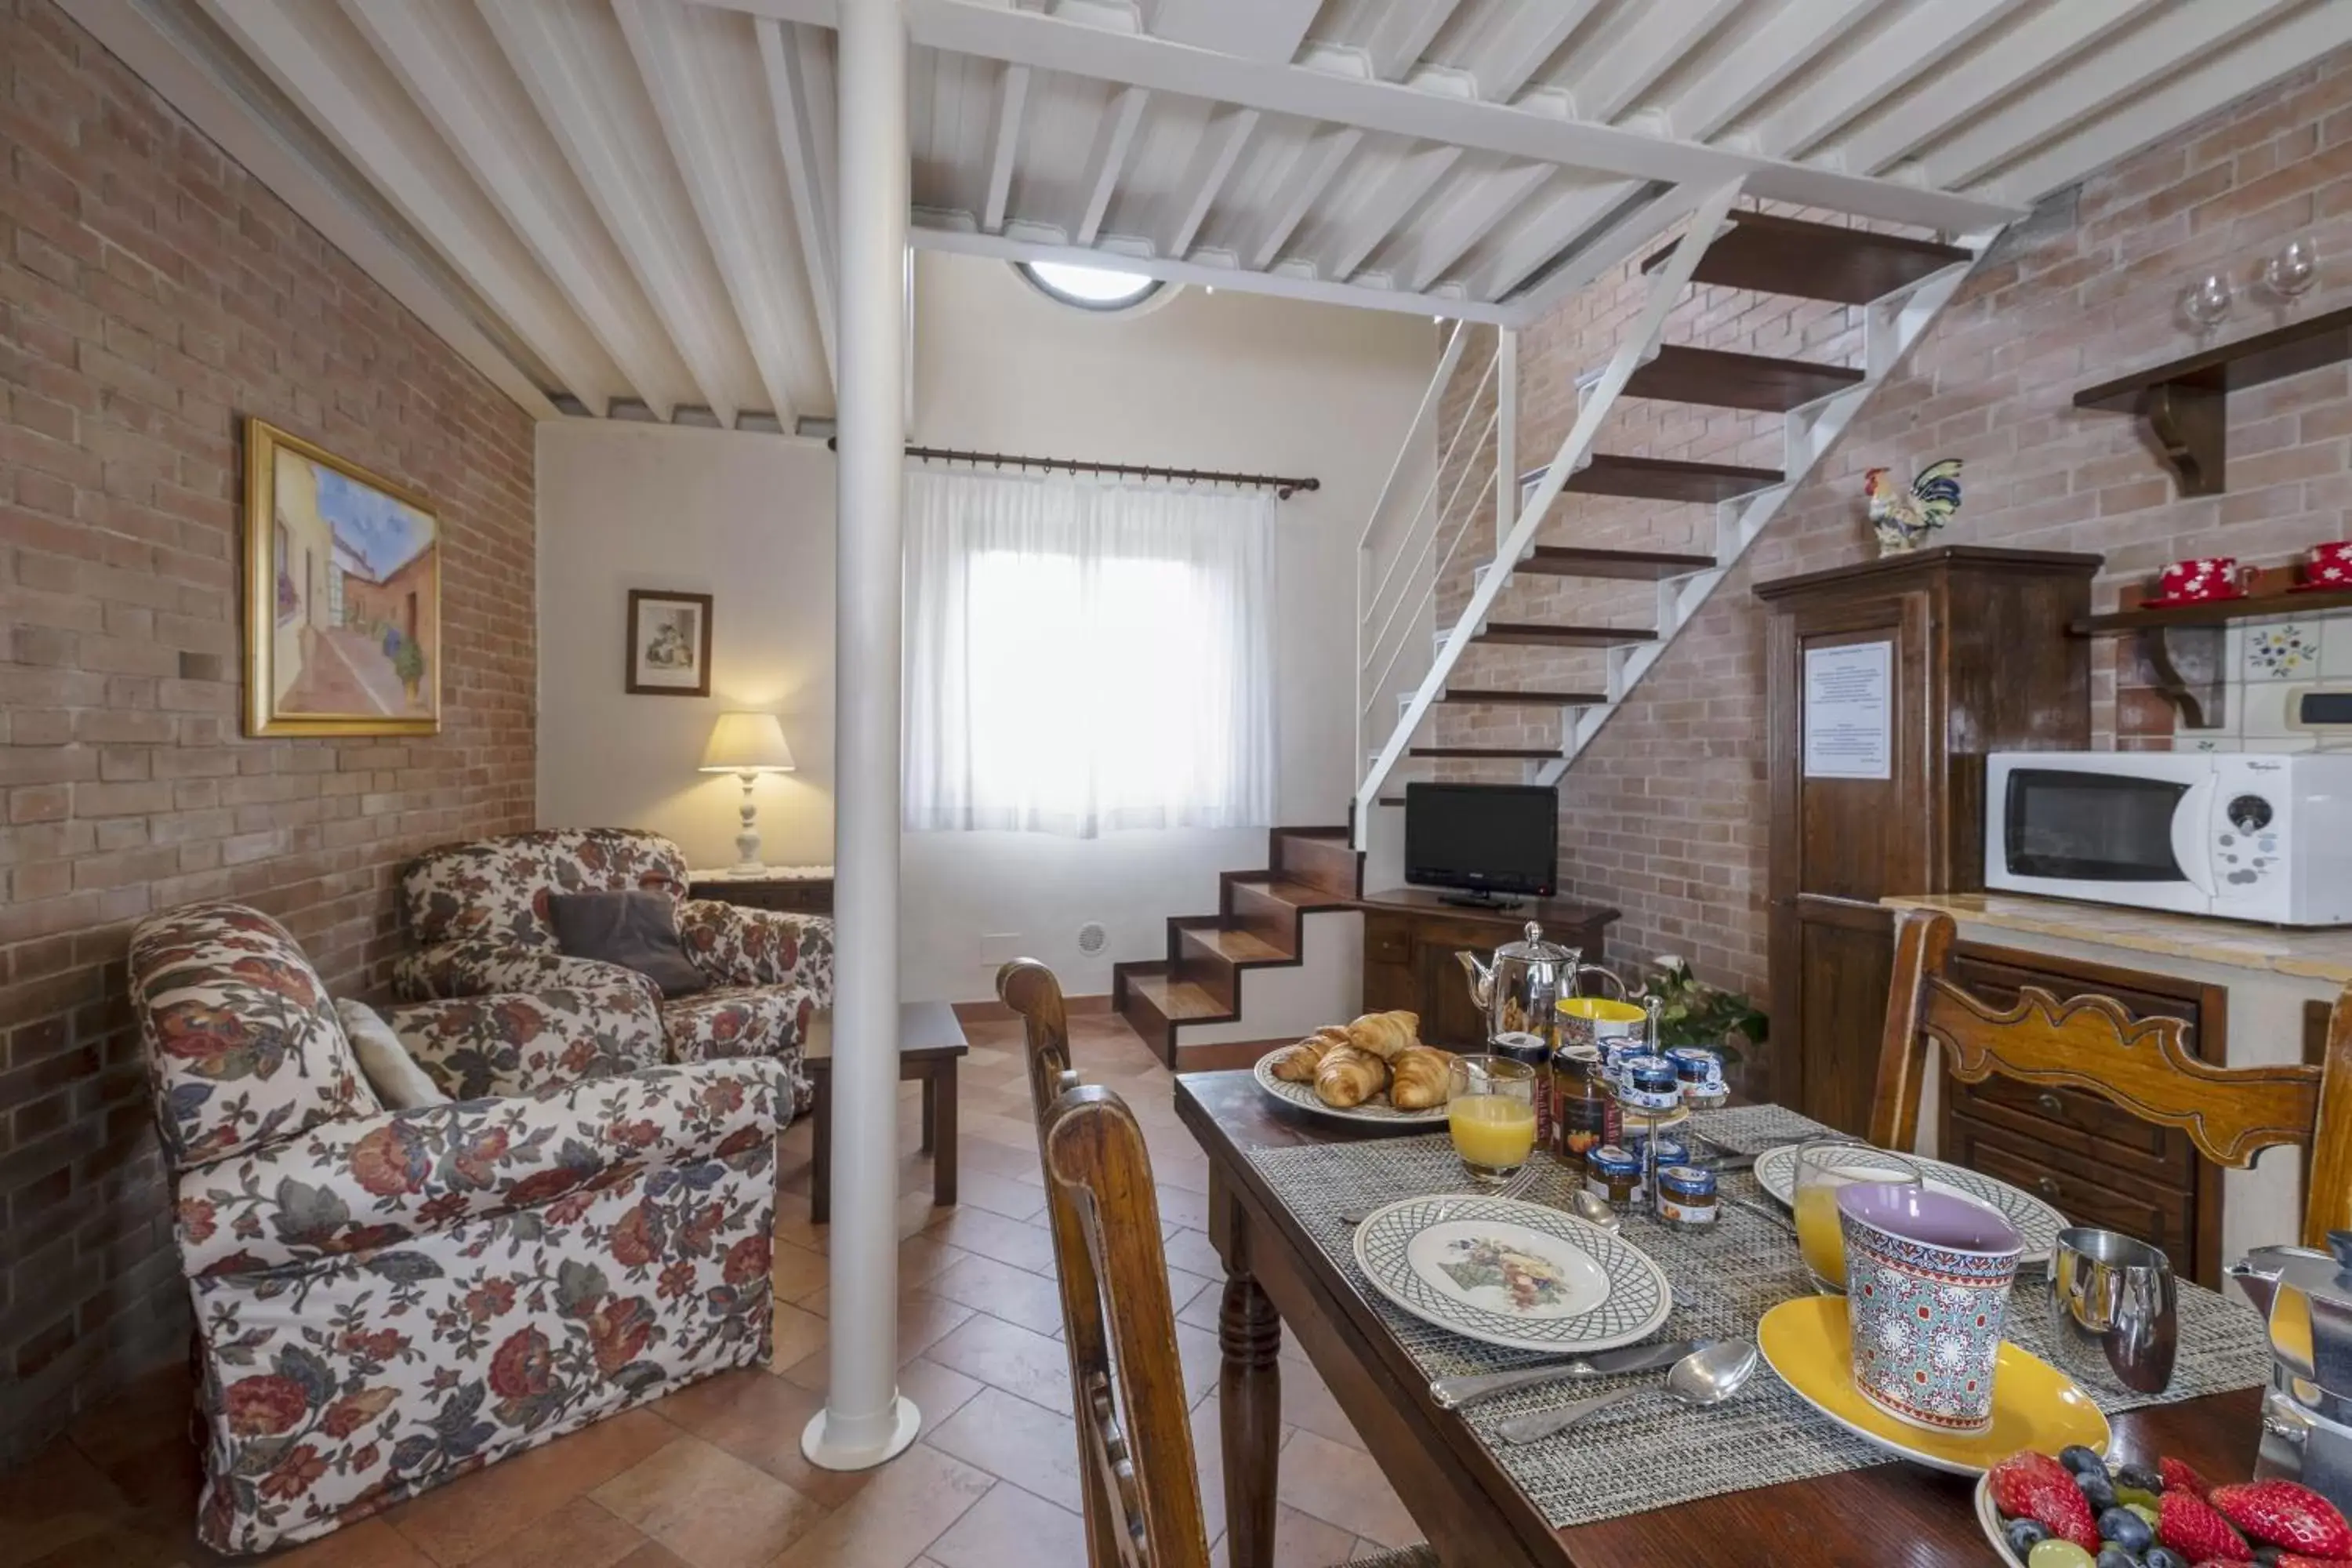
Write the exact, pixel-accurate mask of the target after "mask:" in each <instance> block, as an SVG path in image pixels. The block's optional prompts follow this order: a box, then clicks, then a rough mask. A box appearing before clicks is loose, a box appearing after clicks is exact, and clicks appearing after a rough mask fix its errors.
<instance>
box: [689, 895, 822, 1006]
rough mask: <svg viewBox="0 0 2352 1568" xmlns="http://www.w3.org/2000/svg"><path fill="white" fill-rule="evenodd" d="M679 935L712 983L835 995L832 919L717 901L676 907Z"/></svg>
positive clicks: (691, 956)
mask: <svg viewBox="0 0 2352 1568" xmlns="http://www.w3.org/2000/svg"><path fill="white" fill-rule="evenodd" d="M677 934H678V939H679V940H680V941H681V942H684V943H685V944H686V952H687V956H688V957H689V958H691V959H692V960H693V961H694V966H695V967H696V968H697V969H699V970H701V971H702V972H703V973H705V974H708V975H709V976H710V981H711V984H714V985H805V986H808V987H809V988H810V989H812V990H814V992H816V993H817V994H818V995H820V996H823V997H826V998H828V999H829V998H831V996H832V995H833V922H832V921H829V920H826V919H825V918H824V917H823V916H822V915H793V914H785V913H782V912H781V911H779V910H748V909H744V908H742V907H741V906H740V905H736V904H727V903H721V902H719V900H716V899H688V900H687V901H686V902H685V903H683V904H681V905H679V906H678V911H677Z"/></svg>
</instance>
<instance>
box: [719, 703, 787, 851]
mask: <svg viewBox="0 0 2352 1568" xmlns="http://www.w3.org/2000/svg"><path fill="white" fill-rule="evenodd" d="M702 771H703V772H704V773H733V774H735V775H736V776H737V777H739V778H740V779H741V780H742V781H743V805H742V817H743V831H742V832H740V833H739V834H737V835H736V836H735V855H736V860H735V864H734V866H733V867H732V868H730V874H731V875H733V876H737V877H756V876H758V875H760V873H761V872H762V871H765V870H766V869H767V868H766V867H765V866H763V865H761V863H760V829H759V826H758V818H759V815H760V807H759V805H758V804H757V803H756V802H755V801H753V800H752V798H751V786H752V785H753V784H757V783H759V781H760V775H761V773H791V772H792V771H793V749H792V748H791V747H790V746H788V745H786V744H785V743H784V727H783V725H782V723H781V722H779V721H778V720H777V718H776V716H775V715H774V714H773V713H721V714H720V715H719V722H718V723H716V724H714V725H712V726H711V729H710V743H709V745H707V746H705V747H703V748H702Z"/></svg>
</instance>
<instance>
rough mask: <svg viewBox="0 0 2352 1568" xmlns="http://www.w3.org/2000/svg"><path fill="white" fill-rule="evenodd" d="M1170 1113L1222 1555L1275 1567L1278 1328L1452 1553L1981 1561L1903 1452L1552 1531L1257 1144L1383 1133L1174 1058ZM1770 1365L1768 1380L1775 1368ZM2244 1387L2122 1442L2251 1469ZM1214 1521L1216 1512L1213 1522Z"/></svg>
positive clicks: (2180, 1410) (1579, 1567)
mask: <svg viewBox="0 0 2352 1568" xmlns="http://www.w3.org/2000/svg"><path fill="white" fill-rule="evenodd" d="M1175 1094H1176V1112H1177V1115H1178V1117H1179V1118H1180V1119H1181V1121H1183V1122H1184V1124H1185V1126H1186V1127H1188V1128H1189V1129H1191V1131H1192V1134H1193V1136H1194V1137H1195V1138H1197V1139H1198V1140H1199V1141H1200V1143H1201V1147H1202V1150H1203V1151H1205V1152H1206V1153H1207V1155H1208V1160H1209V1211H1210V1234H1211V1237H1212V1238H1213V1240H1214V1242H1215V1244H1216V1247H1217V1250H1218V1252H1219V1254H1220V1255H1221V1256H1222V1258H1223V1260H1224V1265H1225V1285H1224V1294H1223V1304H1222V1307H1221V1310H1220V1312H1219V1320H1218V1344H1219V1349H1220V1351H1221V1352H1222V1355H1223V1364H1222V1366H1221V1368H1220V1372H1219V1383H1218V1389H1219V1395H1218V1397H1219V1404H1220V1417H1221V1420H1222V1423H1223V1425H1222V1428H1221V1436H1222V1437H1223V1470H1224V1482H1225V1546H1226V1561H1227V1562H1228V1563H1230V1564H1231V1568H1270V1565H1271V1564H1272V1563H1273V1561H1274V1528H1275V1489H1276V1476H1277V1471H1278V1467H1279V1464H1280V1454H1279V1451H1278V1450H1279V1448H1280V1438H1281V1426H1282V1382H1281V1379H1282V1366H1281V1347H1282V1333H1283V1331H1284V1329H1285V1328H1287V1329H1288V1330H1289V1331H1290V1334H1291V1337H1292V1339H1293V1340H1294V1341H1295V1342H1297V1347H1298V1348H1299V1350H1300V1351H1302V1352H1304V1353H1305V1355H1306V1358H1307V1361H1308V1362H1310V1363H1313V1365H1314V1367H1315V1370H1316V1372H1317V1373H1319V1374H1320V1375H1321V1376H1322V1379H1323V1381H1324V1383H1325V1384H1328V1386H1329V1388H1330V1391H1331V1394H1332V1396H1333V1397H1334V1398H1335V1399H1337V1400H1338V1401H1339V1407H1340V1408H1341V1409H1342V1410H1344V1411H1346V1412H1347V1415H1348V1418H1349V1421H1351V1422H1353V1423H1354V1424H1355V1428H1356V1431H1357V1434H1358V1435H1359V1436H1360V1437H1362V1439H1363V1441H1364V1446H1365V1447H1367V1448H1368V1449H1369V1450H1370V1453H1371V1456H1372V1458H1374V1459H1375V1460H1376V1461H1377V1462H1378V1463H1379V1465H1380V1467H1381V1471H1382V1473H1383V1474H1385V1475H1386V1476H1387V1478H1388V1480H1389V1484H1390V1485H1391V1487H1392V1488H1394V1489H1395V1490H1396V1494H1397V1496H1398V1498H1399V1499H1400V1500H1402V1502H1403V1503H1404V1506H1405V1508H1406V1510H1408V1511H1409V1512H1411V1514H1412V1517H1413V1521H1414V1522H1415V1523H1416V1524H1418V1525H1419V1526H1420V1528H1421V1529H1422V1531H1423V1532H1424V1533H1425V1535H1426V1536H1427V1539H1428V1540H1429V1542H1430V1543H1431V1544H1432V1545H1433V1547H1435V1548H1436V1550H1437V1553H1438V1556H1439V1558H1440V1560H1441V1561H1443V1562H1444V1563H1446V1564H1447V1565H1448V1568H1518V1565H1520V1564H1530V1565H1533V1564H1540V1565H1542V1568H1560V1565H1562V1564H1571V1563H1572V1564H1575V1565H1576V1568H1619V1565H1621V1564H1622V1565H1623V1568H1654V1565H1656V1564H1661V1563H1694V1564H1706V1565H1709V1568H1731V1565H1735V1564H1748V1563H1755V1564H1764V1563H1770V1564H1775V1565H1777V1568H1802V1565H1804V1564H1809V1563H1821V1564H1836V1565H1840V1568H1843V1565H1847V1564H1852V1565H1855V1568H1864V1565H1869V1564H1878V1563H1899V1564H1902V1565H1903V1568H1943V1565H1945V1564H1949V1565H1951V1568H1988V1565H1989V1564H1990V1563H1994V1562H1995V1561H1996V1559H1995V1557H1994V1555H1993V1552H1992V1549H1991V1547H1990V1544H1989V1543H1988V1542H1986V1540H1985V1537H1984V1533H1983V1531H1981V1530H1980V1529H1979V1527H1978V1525H1977V1521H1976V1514H1975V1511H1974V1503H1973V1499H1972V1495H1971V1494H1972V1492H1973V1490H1974V1483H1973V1481H1971V1480H1970V1479H1968V1478H1965V1477H1961V1476H1954V1475H1948V1474H1945V1473H1942V1472H1938V1471H1935V1470H1930V1469H1927V1468H1924V1467H1921V1466H1918V1465H1914V1464H1908V1463H1904V1462H1900V1461H1897V1462H1895V1463H1892V1464H1883V1465H1874V1466H1871V1467H1869V1468H1865V1469H1859V1470H1847V1471H1843V1472H1841V1473H1839V1474H1836V1475H1831V1476H1823V1477H1820V1478H1818V1479H1811V1480H1801V1481H1790V1482H1786V1483H1783V1484H1780V1485H1775V1486H1765V1487H1758V1488H1756V1489H1751V1490H1748V1491H1738V1492H1730V1493H1726V1494H1723V1495H1720V1496H1717V1497H1711V1498H1705V1499H1701V1500H1697V1501H1694V1502H1687V1503H1682V1504H1679V1505H1676V1506H1675V1507H1672V1508H1664V1509H1658V1510H1653V1511H1650V1512H1646V1513H1634V1514H1627V1515H1624V1516H1622V1517H1621V1518H1618V1519H1612V1520H1607V1521H1602V1522H1600V1523H1597V1524H1586V1525H1579V1526H1576V1527H1573V1528H1570V1529H1565V1530H1562V1529H1556V1528H1554V1527H1553V1526H1552V1525H1550V1524H1549V1523H1547V1522H1545V1520H1544V1517H1543V1515H1542V1513H1541V1512H1540V1511H1538V1509H1537V1507H1536V1505H1535V1504H1534V1503H1533V1502H1532V1501H1531V1500H1529V1499H1528V1497H1527V1496H1526V1494H1525V1493H1523V1492H1521V1491H1520V1490H1519V1489H1518V1488H1517V1486H1516V1485H1514V1484H1513V1483H1512V1481H1511V1479H1510V1478H1509V1477H1508V1476H1507V1475H1506V1474H1505V1473H1504V1471H1503V1469H1502V1468H1501V1467H1500V1466H1499V1465H1498V1464H1497V1463H1496V1460H1495V1458H1494V1456H1493V1455H1492V1454H1491V1453H1489V1452H1488V1451H1487V1450H1486V1447H1484V1446H1483V1445H1482V1444H1481V1443H1480V1442H1479V1441H1478V1440H1477V1439H1476V1437H1475V1436H1473V1434H1472V1432H1471V1430H1470V1427H1469V1426H1467V1425H1466V1424H1465V1422H1464V1421H1463V1420H1462V1419H1461V1417H1459V1416H1458V1415H1454V1414H1452V1413H1450V1412H1447V1411H1445V1410H1442V1409H1440V1408H1439V1407H1438V1405H1437V1403H1436V1401H1434V1400H1433V1399H1432V1398H1431V1397H1430V1393H1429V1376H1428V1374H1427V1373H1424V1372H1423V1371H1421V1370H1419V1369H1418V1368H1417V1367H1416V1366H1415V1365H1414V1363H1413V1361H1412V1357H1411V1356H1410V1355H1409V1354H1407V1353H1406V1351H1405V1349H1404V1346H1403V1345H1402V1343H1400V1342H1399V1341H1398V1339H1397V1337H1396V1335H1395V1334H1394V1333H1393V1332H1391V1331H1390V1329H1389V1328H1388V1326H1387V1325H1386V1323H1384V1322H1383V1321H1381V1315H1380V1313H1379V1312H1378V1311H1377V1310H1375V1309H1374V1307H1373V1305H1372V1303H1371V1301H1370V1300H1368V1299H1367V1297H1366V1294H1365V1292H1364V1290H1363V1289H1360V1288H1359V1286H1358V1285H1357V1283H1356V1282H1355V1281H1354V1280H1353V1279H1351V1278H1349V1274H1348V1273H1347V1272H1345V1271H1343V1270H1342V1269H1341V1268H1339V1266H1338V1265H1337V1264H1335V1263H1334V1262H1333V1261H1332V1260H1331V1259H1330V1258H1329V1257H1328V1256H1327V1255H1326V1254H1325V1253H1324V1252H1323V1250H1322V1249H1321V1248H1320V1247H1318V1246H1317V1245H1316V1244H1315V1242H1314V1240H1313V1239H1312V1238H1311V1237H1309V1236H1308V1235H1307V1231H1306V1229H1305V1227H1304V1226H1302V1225H1301V1224H1300V1223H1299V1221H1298V1219H1297V1215H1294V1214H1293V1213H1292V1212H1291V1211H1290V1210H1289V1208H1288V1207H1287V1206H1286V1205H1285V1204H1284V1202H1283V1199H1282V1197H1281V1195H1280V1194H1277V1193H1276V1192H1275V1191H1273V1190H1272V1189H1271V1188H1270V1187H1269V1186H1268V1185H1267V1184H1266V1183H1265V1180H1264V1179H1263V1178H1262V1177H1261V1176H1260V1174H1259V1173H1258V1171H1257V1169H1256V1167H1255V1166H1254V1165H1253V1164H1252V1163H1250V1160H1249V1154H1250V1152H1251V1151H1253V1150H1257V1149H1268V1148H1279V1147H1286V1146H1292V1145H1297V1144H1302V1143H1313V1142H1340V1141H1353V1140H1358V1139H1363V1138H1372V1137H1382V1136H1390V1137H1393V1136H1395V1135H1396V1134H1394V1133H1383V1132H1381V1131H1374V1130H1370V1129H1362V1128H1357V1127H1351V1126H1349V1125H1347V1124H1345V1123H1340V1122H1337V1121H1330V1120H1328V1119H1322V1118H1317V1117H1314V1116H1312V1115H1311V1114H1309V1113H1307V1112H1303V1111H1299V1110H1296V1109H1294V1108H1292V1107H1289V1106H1286V1105H1281V1104H1278V1103H1276V1101H1275V1100H1273V1099H1271V1098H1270V1097H1269V1096H1267V1095H1266V1094H1265V1092H1264V1091H1263V1090H1261V1089H1259V1088H1258V1087H1257V1085H1256V1083H1255V1080H1254V1079H1253V1078H1252V1077H1251V1075H1250V1074H1249V1073H1247V1072H1204V1073H1186V1074H1183V1075H1181V1076H1179V1077H1178V1078H1177V1079H1176V1090H1175ZM1765 1375H1769V1373H1767V1374H1765ZM2260 1404H2261V1400H2260V1394H2259V1391H2257V1390H2254V1389H2244V1390H2241V1391H2239V1392H2236V1393H2231V1394H2213V1395H2209V1396H2206V1397H2202V1398H2198V1399H2190V1400H2183V1401H2181V1402H2179V1403H2178V1404H2173V1405H2155V1406H2151V1407H2149V1408H2146V1409H2142V1410H2137V1411H2133V1412H2130V1413H2128V1414H2126V1415H2118V1416H2116V1417H2115V1418H2114V1420H2113V1426H2114V1429H2115V1436H2116V1447H2117V1448H2118V1449H2119V1450H2120V1451H2121V1452H2122V1453H2123V1454H2125V1455H2126V1456H2127V1457H2130V1458H2144V1459H2151V1460H2152V1459H2153V1458H2154V1457H2155V1456H2157V1455H2158V1454H2167V1455H2172V1456H2175V1457H2177V1458H2183V1459H2186V1460H2188V1461H2189V1463H2190V1464H2192V1465H2194V1466H2196V1467H2197V1468H2199V1469H2200V1471H2202V1472H2203V1473H2204V1474H2206V1475H2208V1476H2210V1477H2212V1478H2213V1479H2217V1480H2219V1479H2237V1478H2240V1477H2242V1476H2244V1475H2245V1474H2246V1473H2247V1472H2248V1471H2249V1470H2250V1469H2251V1468H2252V1463H2253V1457H2254V1449H2255V1446H2256V1443H2257V1440H2258V1438H2259V1435H2260ZM1210 1528H1211V1531H1212V1532H1213V1531H1214V1530H1215V1524H1214V1522H1213V1521H1212V1523H1211V1527H1210Z"/></svg>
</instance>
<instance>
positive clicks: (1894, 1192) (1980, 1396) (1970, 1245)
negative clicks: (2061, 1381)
mask: <svg viewBox="0 0 2352 1568" xmlns="http://www.w3.org/2000/svg"><path fill="white" fill-rule="evenodd" d="M1837 1205H1838V1216H1839V1220H1840V1223H1841V1224H1842V1225H1843V1227H1844V1230H1845V1279H1846V1294H1845V1300H1846V1315H1847V1321H1849V1323H1850V1324H1851V1325H1852V1328H1853V1383H1854V1386H1855V1387H1856V1388H1857V1389H1859V1390H1861V1392H1862V1396H1863V1397H1864V1399H1867V1400H1869V1401H1870V1402H1871V1404H1873V1405H1876V1406H1877V1407H1878V1408H1879V1409H1881V1410H1884V1411H1885V1412H1886V1414H1888V1415H1892V1416H1894V1417H1895V1419H1896V1420H1897V1421H1903V1422H1907V1423H1908V1424H1910V1425H1911V1426H1925V1427H1927V1428H1928V1429H1929V1430H1931V1431H1937V1432H1954V1433H1971V1432H1982V1431H1984V1430H1986V1429H1987V1428H1989V1427H1990V1426H1991V1425H1992V1381H1993V1370H1994V1366H1995V1364H1996V1363H1997V1361H1998V1359H1999V1357H2000V1331H2001V1326H2002V1324H2003V1322H2004V1321H2006V1319H2007V1317H2008V1312H2009V1295H2010V1286H2011V1284H2012V1283H2013V1282H2014V1281H2015V1279H2016V1278H2017V1259H2018V1255H2019V1254H2020V1253H2021V1251H2023V1250H2024V1246H2025V1244H2024V1241H2023V1239H2022V1238H2021V1237H2019V1235H2018V1234H2017V1231H2016V1228H2015V1227H2014V1226H2011V1224H2010V1223H2009V1221H2008V1220H2006V1219H2004V1218H2003V1217H2002V1216H2001V1215H2000V1213H1999V1212H1997V1211H1996V1210H1993V1209H1990V1208H1988V1207H1986V1206H1985V1205H1982V1204H1979V1203H1977V1202H1974V1201H1973V1200H1971V1199H1969V1198H1964V1197H1961V1196H1960V1195H1959V1194H1956V1193H1941V1192H1937V1191H1935V1190H1934V1189H1932V1188H1922V1187H1898V1186H1883V1185H1879V1184H1859V1185H1855V1186H1850V1187H1846V1188H1844V1189H1843V1190H1842V1191H1840V1192H1839V1194H1838V1197H1837Z"/></svg>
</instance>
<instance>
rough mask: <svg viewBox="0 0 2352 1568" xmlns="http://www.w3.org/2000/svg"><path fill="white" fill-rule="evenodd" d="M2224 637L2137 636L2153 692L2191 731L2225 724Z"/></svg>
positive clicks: (2164, 632) (2163, 631) (2201, 631)
mask: <svg viewBox="0 0 2352 1568" xmlns="http://www.w3.org/2000/svg"><path fill="white" fill-rule="evenodd" d="M2185 488H2186V487H2185V485H2184V491H2185ZM2228 637H2229V632H2228V628H2227V627H2224V626H2150V627H2148V628H2147V629H2146V630H2145V631H2142V632H2141V633H2140V634H2139V647H2140V653H2141V655H2142V657H2144V658H2146V659H2147V667H2148V668H2149V669H2151V670H2153V671H2155V673H2156V689H2157V690H2158V692H2159V693H2161V694H2162V696H2163V698H2164V700H2166V701H2168V702H2169V703H2171V704H2172V706H2173V710H2175V711H2176V712H2178V713H2179V715H2180V721H2181V722H2182V723H2183V724H2185V725H2187V726H2188V727H2189V728H2190V729H2192V730H2210V729H2213V728H2215V727H2216V726H2218V725H2221V724H2224V723H2226V722H2228V721H2229V689H2230V688H2229V682H2228V681H2227V680H2225V679H2223V678H2222V669H2221V666H2222V651H2223V649H2224V648H2225V647H2227V646H2228Z"/></svg>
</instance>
